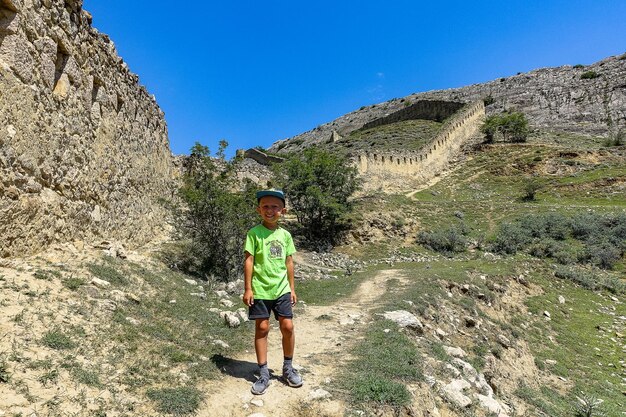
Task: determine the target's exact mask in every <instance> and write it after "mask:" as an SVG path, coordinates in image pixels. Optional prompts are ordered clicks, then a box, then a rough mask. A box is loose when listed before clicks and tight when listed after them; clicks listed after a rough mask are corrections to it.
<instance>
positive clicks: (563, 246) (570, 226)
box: [491, 213, 626, 269]
mask: <svg viewBox="0 0 626 417" xmlns="http://www.w3.org/2000/svg"><path fill="white" fill-rule="evenodd" d="M491 247H492V249H493V250H494V251H496V252H499V253H507V254H515V253H516V252H518V251H527V252H528V253H530V254H531V255H533V256H537V257H539V258H552V259H554V260H556V261H557V262H559V263H562V264H570V263H589V264H592V265H595V266H598V267H600V268H604V269H612V268H613V267H614V266H615V264H616V263H618V262H619V261H620V260H621V259H622V257H623V256H624V252H625V251H626V215H624V214H607V215H598V214H592V213H585V214H580V215H576V216H573V217H568V216H564V215H562V214H559V213H543V214H536V215H532V214H529V215H525V216H522V217H520V218H518V219H516V220H515V221H513V222H506V223H503V224H502V225H501V226H500V228H499V230H498V232H497V233H496V234H495V236H494V237H493V242H492V246H491Z"/></svg>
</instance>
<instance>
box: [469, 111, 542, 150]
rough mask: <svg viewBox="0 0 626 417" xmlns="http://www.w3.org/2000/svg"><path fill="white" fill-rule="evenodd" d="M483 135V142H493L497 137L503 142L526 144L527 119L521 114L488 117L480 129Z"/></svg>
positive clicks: (528, 132) (527, 133) (502, 114)
mask: <svg viewBox="0 0 626 417" xmlns="http://www.w3.org/2000/svg"><path fill="white" fill-rule="evenodd" d="M480 130H481V132H482V133H483V134H484V135H485V142H486V143H492V142H494V140H495V138H496V137H497V136H499V137H502V140H503V141H504V142H514V143H520V142H526V139H527V138H528V135H529V134H530V128H529V127H528V119H526V116H524V114H523V113H520V112H513V113H508V112H505V113H501V114H494V115H492V116H489V117H487V118H486V119H485V121H484V122H483V125H482V126H481V128H480Z"/></svg>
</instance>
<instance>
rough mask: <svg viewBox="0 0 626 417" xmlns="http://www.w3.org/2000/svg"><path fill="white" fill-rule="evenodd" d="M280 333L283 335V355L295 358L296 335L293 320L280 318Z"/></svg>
mask: <svg viewBox="0 0 626 417" xmlns="http://www.w3.org/2000/svg"><path fill="white" fill-rule="evenodd" d="M278 323H279V325H280V332H281V333H282V335H283V355H284V356H286V357H289V358H293V352H294V350H295V346H296V334H295V333H294V331H293V320H292V319H291V317H281V316H278Z"/></svg>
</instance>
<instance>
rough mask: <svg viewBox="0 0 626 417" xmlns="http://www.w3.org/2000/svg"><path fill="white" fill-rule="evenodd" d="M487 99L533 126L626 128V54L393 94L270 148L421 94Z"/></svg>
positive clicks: (596, 130)
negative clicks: (518, 113) (395, 96)
mask: <svg viewBox="0 0 626 417" xmlns="http://www.w3.org/2000/svg"><path fill="white" fill-rule="evenodd" d="M482 99H485V100H487V101H486V104H488V106H487V107H486V111H487V114H493V113H495V112H500V111H502V110H505V109H506V110H517V111H522V112H524V113H525V114H526V116H527V117H528V118H529V120H530V123H531V125H532V127H533V128H539V129H543V130H552V131H569V132H577V133H582V134H588V135H600V136H605V135H607V134H608V133H609V131H610V130H612V131H616V130H617V129H619V128H622V129H625V128H626V54H624V55H621V56H614V57H609V58H606V59H604V60H602V61H599V62H596V63H594V64H592V65H587V66H584V65H574V66H571V65H565V66H561V67H557V68H542V69H537V70H534V71H531V72H528V73H523V74H517V75H514V76H511V77H505V78H500V79H497V80H494V81H490V82H487V83H482V84H474V85H470V86H466V87H462V88H453V89H448V90H438V91H429V92H425V93H416V94H411V95H409V96H407V97H403V98H398V99H393V100H390V101H387V102H383V103H380V104H374V105H372V106H364V107H362V108H360V109H359V110H356V111H353V112H351V113H348V114H346V115H344V116H341V117H339V118H337V119H335V120H333V121H332V122H329V123H326V124H323V125H320V126H317V127H316V128H314V129H312V130H310V131H308V132H304V133H302V134H300V135H297V136H294V137H293V138H289V139H285V140H281V141H278V142H276V143H275V144H274V145H273V146H272V147H271V148H270V150H271V151H280V152H287V151H295V150H299V149H302V148H303V147H307V146H311V145H313V144H316V143H320V142H323V141H326V140H328V139H329V138H330V137H331V135H332V133H333V131H335V132H338V133H339V134H340V135H342V136H344V135H347V134H349V133H350V132H352V131H354V130H357V129H359V128H361V127H363V126H364V125H366V124H367V123H370V122H372V121H374V120H377V119H380V118H383V117H386V116H388V115H390V114H392V113H395V112H397V111H399V110H401V109H403V108H405V107H407V106H409V105H411V104H412V103H414V102H416V101H419V100H446V101H460V102H466V103H467V102H472V101H475V100H482Z"/></svg>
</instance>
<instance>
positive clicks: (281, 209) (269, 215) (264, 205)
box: [256, 195, 287, 226]
mask: <svg viewBox="0 0 626 417" xmlns="http://www.w3.org/2000/svg"><path fill="white" fill-rule="evenodd" d="M256 211H257V213H259V214H260V215H261V219H262V220H263V224H264V225H266V226H267V225H272V226H274V225H276V224H277V223H278V219H280V216H282V215H283V214H285V213H286V212H287V210H286V209H285V206H284V204H283V200H281V199H280V198H278V197H273V196H269V195H268V196H265V197H261V199H260V200H259V205H258V206H257V208H256Z"/></svg>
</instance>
